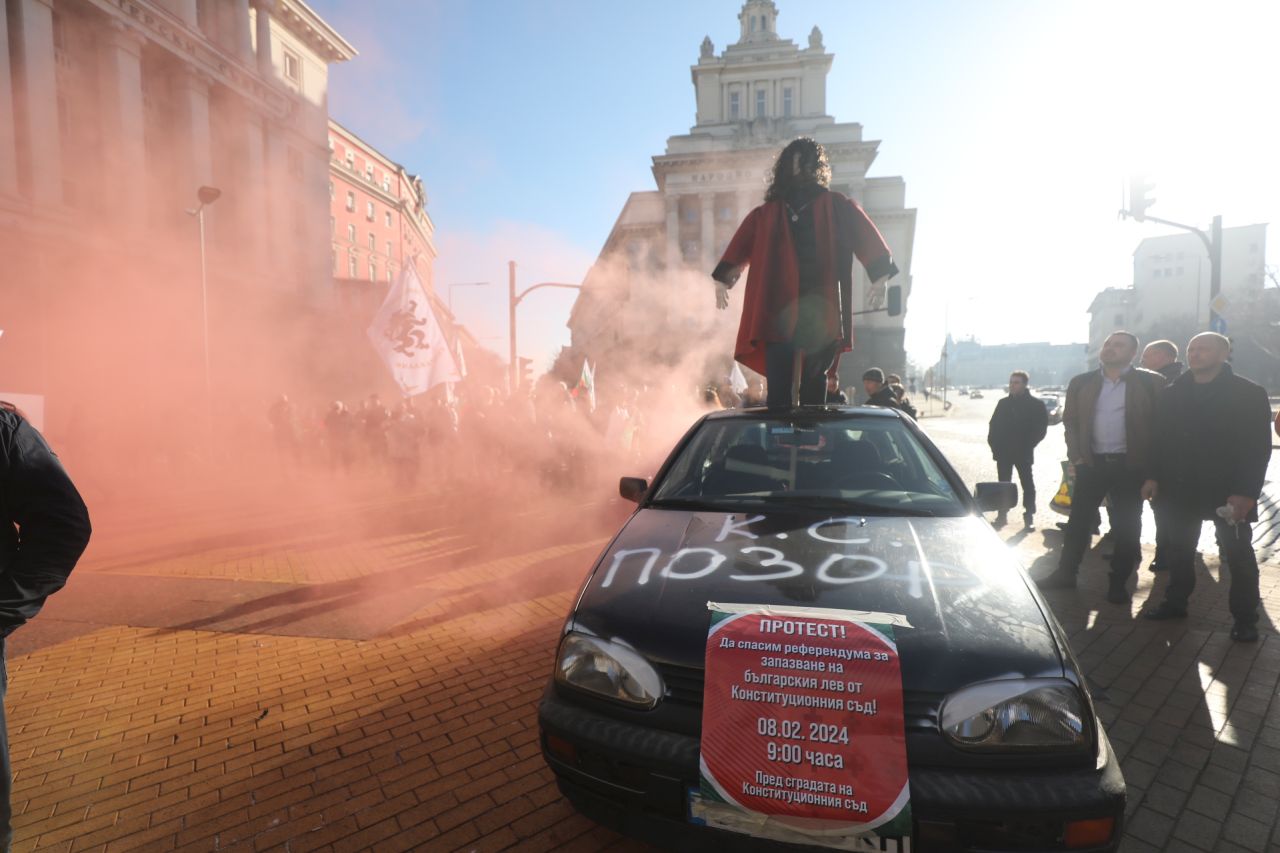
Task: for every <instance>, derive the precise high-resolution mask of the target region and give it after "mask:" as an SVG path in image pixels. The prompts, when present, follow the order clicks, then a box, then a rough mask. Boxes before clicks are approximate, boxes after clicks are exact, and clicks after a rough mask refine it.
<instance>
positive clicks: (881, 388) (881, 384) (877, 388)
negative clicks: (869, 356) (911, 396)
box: [862, 367, 916, 418]
mask: <svg viewBox="0 0 1280 853" xmlns="http://www.w3.org/2000/svg"><path fill="white" fill-rule="evenodd" d="M862 387H863V389H864V390H865V391H866V392H867V401H866V402H865V403H863V405H864V406H884V407H885V408H886V409H897V410H898V411H900V412H906V413H907V414H908V415H910V416H911V417H912V418H915V416H916V410H915V407H914V406H912V405H911V404H910V403H908V404H906V405H903V402H902V400H900V399H898V395H897V394H895V393H894V391H893V388H891V387H890V386H888V385H886V384H885V381H884V371H883V370H881V369H880V368H878V367H872V368H870V369H868V370H867V371H866V372H865V373H863V374H862Z"/></svg>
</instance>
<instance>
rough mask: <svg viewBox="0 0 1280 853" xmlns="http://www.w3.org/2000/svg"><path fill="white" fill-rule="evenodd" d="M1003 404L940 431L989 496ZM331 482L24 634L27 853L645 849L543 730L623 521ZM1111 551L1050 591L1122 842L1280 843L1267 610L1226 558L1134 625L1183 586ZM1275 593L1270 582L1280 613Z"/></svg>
mask: <svg viewBox="0 0 1280 853" xmlns="http://www.w3.org/2000/svg"><path fill="white" fill-rule="evenodd" d="M998 396H999V394H998V393H997V392H991V393H989V395H988V399H985V400H981V401H979V400H972V401H971V400H968V399H961V400H957V401H956V403H955V406H954V407H953V409H952V410H951V412H950V413H949V414H948V415H947V416H946V417H926V418H924V419H923V420H922V426H923V427H924V429H925V430H926V431H927V432H928V433H929V434H930V436H931V437H932V438H933V439H934V440H935V441H936V442H937V443H938V444H939V446H940V447H941V448H942V450H943V451H944V452H945V453H946V454H948V455H949V457H950V458H951V460H952V461H953V462H954V463H955V465H956V466H957V467H958V469H959V470H960V471H961V473H962V474H963V475H964V478H965V480H966V482H968V483H969V484H972V483H974V482H977V481H978V480H986V479H994V476H993V475H994V465H993V463H992V462H991V460H990V454H989V453H988V452H987V448H986V443H985V439H986V423H987V419H988V418H989V417H990V413H991V411H992V409H993V407H994V405H995V402H996V399H997V398H998ZM1062 453H1063V451H1062V427H1061V426H1054V427H1050V432H1049V437H1048V438H1047V439H1046V441H1045V442H1044V444H1043V445H1042V446H1041V449H1040V450H1039V452H1038V453H1037V461H1036V480H1037V484H1038V487H1039V491H1040V504H1041V509H1040V510H1039V512H1038V513H1037V516H1036V530H1035V531H1034V532H1024V531H1022V530H1021V524H1020V523H1011V524H1010V525H1009V526H1008V527H1007V528H1005V529H1004V530H1003V531H1002V535H1003V536H1004V537H1005V538H1006V539H1007V541H1008V542H1009V545H1010V547H1013V548H1016V549H1017V551H1018V553H1019V554H1020V555H1021V558H1022V560H1023V563H1024V565H1026V566H1028V567H1029V568H1030V569H1031V570H1032V571H1033V572H1040V571H1045V570H1047V569H1048V568H1052V566H1053V564H1054V560H1055V558H1056V554H1057V551H1058V548H1059V544H1060V541H1061V537H1060V534H1059V532H1058V530H1057V528H1056V527H1054V526H1053V522H1054V521H1056V520H1060V519H1061V516H1058V515H1057V514H1055V513H1053V512H1052V511H1050V510H1048V509H1047V508H1045V507H1046V506H1047V502H1048V500H1049V498H1050V497H1051V496H1052V494H1053V492H1054V490H1055V489H1056V487H1057V483H1058V477H1059V471H1060V469H1059V460H1060V459H1061V458H1062ZM614 473H615V472H608V474H609V477H610V478H611V477H613V476H614ZM616 473H618V474H628V473H631V474H634V473H640V472H634V471H623V472H616ZM294 485H295V486H296V484H294ZM313 485H314V487H315V488H312V489H307V490H303V493H304V494H310V495H311V497H310V498H299V497H297V495H298V494H299V490H298V489H297V488H294V487H291V488H289V489H288V490H287V491H288V494H289V495H290V496H291V499H290V500H289V501H287V502H285V501H278V500H276V499H275V497H274V496H275V495H276V493H277V492H276V490H275V489H274V488H273V487H272V486H271V484H270V483H265V484H260V486H261V487H260V488H255V489H252V490H246V492H247V494H246V495H245V496H244V498H243V501H242V502H241V504H242V505H241V508H240V509H238V510H236V511H234V512H232V511H228V510H219V511H214V510H213V509H212V508H211V507H212V506H213V505H218V506H225V504H223V503H220V502H218V501H214V499H213V498H212V497H210V496H199V495H196V496H191V497H190V498H189V502H188V503H186V504H184V503H183V502H182V501H176V502H171V503H169V504H168V505H164V506H156V507H151V508H146V511H140V512H139V513H137V514H135V515H134V516H132V517H120V518H111V519H109V522H110V523H109V524H104V523H103V520H101V519H100V520H99V523H98V531H99V533H98V536H99V541H97V542H95V544H94V546H93V547H92V548H91V551H90V552H89V554H88V555H87V556H86V558H85V560H84V562H83V563H82V564H81V565H80V566H79V567H78V568H77V570H76V572H75V574H74V575H73V576H72V579H71V582H70V583H69V584H68V586H67V587H66V589H65V590H64V591H62V592H61V593H59V594H58V595H56V596H54V597H53V598H52V599H51V600H50V601H49V604H48V606H47V607H46V609H45V611H44V612H43V613H42V614H41V615H40V618H39V619H37V620H35V621H34V622H33V623H32V624H31V625H29V626H27V627H24V628H23V629H21V630H20V631H19V632H17V633H16V634H15V635H14V636H13V637H12V638H10V640H9V641H8V667H9V679H10V680H9V692H8V697H7V698H8V701H7V710H8V714H9V728H10V738H11V749H12V755H13V763H14V775H15V789H14V811H15V817H14V826H15V830H16V843H15V849H17V850H24V851H25V850H36V849H39V850H73V851H81V850H103V849H107V850H129V849H157V850H169V849H182V850H226V849H253V850H266V849H278V850H289V851H304V850H335V851H337V850H362V849H377V850H379V851H383V850H410V849H431V850H455V849H456V850H499V849H519V850H551V849H555V850H561V849H565V850H582V851H587V850H606V849H610V850H614V849H622V850H626V849H643V848H642V847H641V846H640V845H636V844H634V843H632V842H629V841H626V840H624V839H620V838H618V837H617V836H615V835H614V834H612V833H611V832H609V831H607V830H604V829H602V828H600V827H597V826H595V825H594V824H592V823H591V822H589V821H587V820H586V819H585V818H582V817H579V816H578V815H576V814H575V813H574V812H573V811H572V810H571V809H570V808H569V807H568V805H567V804H566V803H565V802H564V801H563V800H562V799H561V797H560V795H559V793H558V792H557V790H556V789H555V786H554V784H553V783H552V781H551V775H550V773H549V772H548V771H547V769H546V768H545V766H544V764H543V761H542V758H541V755H540V752H539V746H538V735H537V730H536V725H535V707H536V703H537V701H538V698H539V696H540V694H541V692H542V689H543V687H544V685H545V683H546V680H547V678H548V676H549V674H550V671H551V666H552V662H553V655H554V652H555V643H556V639H557V635H558V632H559V629H560V626H561V624H562V621H563V618H564V616H565V614H566V613H567V611H568V608H569V606H570V603H571V600H572V598H573V596H574V594H575V593H576V591H577V589H578V586H579V584H580V582H581V580H582V578H583V575H584V573H585V572H586V570H587V569H588V568H589V566H590V564H591V561H592V560H593V559H594V558H595V556H596V555H597V553H599V551H600V549H601V548H602V547H604V545H605V544H606V542H607V541H608V537H609V536H610V535H611V534H612V532H613V531H614V530H615V529H616V527H617V525H618V524H619V523H620V521H621V520H622V519H623V518H625V512H626V510H625V507H626V506H628V505H626V504H621V503H620V502H619V501H618V500H617V499H616V498H613V497H612V496H611V495H609V494H607V493H606V490H605V489H604V488H603V487H601V488H600V489H599V491H598V492H596V493H594V494H591V495H589V496H583V497H580V498H576V499H574V500H572V501H568V502H566V501H551V500H549V499H548V498H547V497H546V496H543V495H528V494H518V495H505V494H503V493H502V492H501V491H499V490H497V489H495V488H493V487H492V486H489V487H488V488H484V489H482V488H476V489H475V490H474V491H472V492H471V493H469V494H463V495H451V496H449V498H448V499H446V498H444V497H442V496H441V495H439V494H435V493H431V492H430V491H429V490H427V489H423V490H422V491H420V492H418V493H413V494H394V493H392V492H391V491H390V490H389V489H387V488H385V487H384V486H383V485H382V484H381V483H380V482H375V481H362V482H359V483H357V484H355V485H354V486H351V487H350V488H347V489H345V491H346V492H347V493H348V494H347V496H346V499H345V500H344V501H342V502H340V503H335V502H332V501H331V500H330V499H327V498H325V497H324V494H325V493H326V492H328V491H329V489H327V488H325V487H324V486H325V483H324V482H322V481H317V482H316V483H315V484H313ZM201 501H210V505H209V506H205V505H202V504H201ZM1011 518H1013V519H1017V518H1018V514H1017V513H1011ZM1261 527H1262V526H1260V528H1261ZM175 531H181V533H177V532H175ZM1149 532H1150V529H1149V522H1148V525H1147V527H1146V528H1144V534H1149ZM1144 539H1149V535H1144ZM1095 542H1096V540H1095ZM1144 550H1145V551H1146V556H1147V558H1149V556H1150V547H1149V546H1145V547H1144ZM1097 553H1098V551H1097V549H1096V548H1095V550H1094V552H1093V553H1092V554H1091V555H1090V556H1089V557H1088V558H1087V561H1086V564H1085V566H1084V567H1083V569H1082V583H1081V588H1080V589H1079V590H1078V591H1075V592H1051V593H1049V594H1048V596H1047V598H1048V601H1049V603H1050V604H1051V606H1052V607H1053V608H1054V611H1055V613H1056V615H1057V617H1058V619H1059V620H1060V621H1061V622H1062V624H1063V626H1064V628H1065V629H1066V630H1067V632H1068V634H1069V635H1070V637H1071V641H1072V643H1073V647H1074V650H1075V653H1076V655H1077V656H1078V658H1079V659H1080V661H1081V663H1082V665H1083V668H1084V670H1085V672H1086V673H1087V675H1088V678H1089V681H1090V684H1091V686H1092V688H1093V690H1094V696H1095V699H1096V700H1097V703H1098V708H1099V712H1100V714H1101V716H1102V718H1103V720H1104V722H1105V723H1106V724H1107V726H1108V729H1109V734H1110V737H1111V742H1112V744H1113V746H1114V748H1115V749H1116V751H1117V753H1118V754H1119V755H1120V756H1121V758H1122V760H1123V766H1124V772H1125V776H1126V780H1127V782H1128V785H1129V824H1128V834H1127V837H1126V841H1125V845H1124V848H1123V849H1125V850H1126V851H1155V850H1207V851H1208V850H1223V851H1225V850H1239V849H1243V850H1255V851H1262V850H1266V849H1268V848H1269V845H1274V844H1277V843H1280V833H1278V832H1277V822H1276V817H1277V799H1278V798H1280V705H1277V704H1275V703H1273V702H1272V699H1273V697H1274V694H1275V691H1276V685H1277V681H1278V680H1280V658H1278V657H1277V655H1275V654H1274V649H1275V646H1276V643H1277V640H1276V635H1275V630H1274V627H1273V624H1272V621H1271V620H1270V619H1269V618H1268V617H1266V616H1264V618H1263V622H1262V624H1261V626H1260V627H1261V628H1262V629H1263V631H1262V633H1263V639H1262V641H1261V642H1259V643H1257V644H1251V645H1245V644H1235V643H1232V642H1231V641H1230V640H1229V639H1228V636H1227V630H1228V628H1229V627H1230V617H1229V615H1228V613H1227V606H1226V601H1225V591H1224V590H1223V588H1222V586H1221V584H1219V583H1218V582H1217V565H1216V564H1217V559H1216V553H1215V551H1214V549H1213V548H1212V547H1208V548H1205V549H1203V553H1204V556H1205V560H1206V562H1207V564H1208V567H1207V569H1202V570H1201V572H1202V577H1201V579H1200V584H1199V585H1198V586H1197V590H1196V594H1195V597H1194V598H1193V600H1192V613H1191V618H1189V619H1188V620H1186V621H1185V622H1175V623H1152V622H1146V621H1143V620H1141V619H1136V618H1134V617H1135V614H1136V613H1137V611H1138V610H1139V608H1140V607H1141V605H1142V603H1143V601H1144V600H1145V599H1146V598H1147V597H1148V596H1149V595H1150V594H1151V591H1152V589H1153V586H1155V587H1157V588H1158V587H1159V585H1160V584H1162V583H1163V582H1164V581H1163V580H1162V579H1160V580H1156V579H1155V578H1156V576H1155V575H1153V574H1151V573H1150V572H1148V571H1146V568H1145V564H1144V567H1143V568H1142V569H1141V570H1140V572H1139V585H1138V590H1137V593H1136V595H1135V599H1134V602H1133V605H1132V606H1131V607H1130V608H1123V607H1116V606H1115V605H1109V604H1106V603H1104V601H1103V597H1102V592H1103V590H1104V589H1105V578H1104V574H1105V571H1104V567H1103V565H1102V562H1101V560H1100V559H1099V558H1098V556H1097ZM1277 577H1280V568H1278V567H1277V566H1275V565H1269V566H1266V567H1264V569H1263V578H1262V594H1263V599H1264V606H1265V608H1266V610H1267V611H1268V613H1270V612H1275V610H1276V609H1277V608H1278V607H1280V591H1277V583H1276V581H1277Z"/></svg>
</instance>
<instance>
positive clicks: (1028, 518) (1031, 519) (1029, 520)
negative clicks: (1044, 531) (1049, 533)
mask: <svg viewBox="0 0 1280 853" xmlns="http://www.w3.org/2000/svg"><path fill="white" fill-rule="evenodd" d="M1022 528H1023V529H1024V530H1035V529H1036V517H1035V515H1034V514H1032V513H1029V512H1024V513H1023V514H1022Z"/></svg>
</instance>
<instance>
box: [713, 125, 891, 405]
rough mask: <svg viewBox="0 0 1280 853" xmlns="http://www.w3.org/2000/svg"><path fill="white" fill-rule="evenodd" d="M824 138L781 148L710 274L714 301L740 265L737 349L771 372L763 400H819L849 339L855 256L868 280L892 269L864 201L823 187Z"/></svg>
mask: <svg viewBox="0 0 1280 853" xmlns="http://www.w3.org/2000/svg"><path fill="white" fill-rule="evenodd" d="M830 183H831V166H830V164H829V163H828V162H827V154H826V151H825V150H824V149H823V147H822V146H821V145H819V144H818V143H817V142H815V141H814V140H812V139H809V138H807V137H801V138H800V139H796V140H794V141H793V142H791V143H790V144H789V145H787V147H786V148H784V149H783V150H782V153H781V154H779V155H778V160H777V162H776V163H775V164H774V168H773V182H772V183H771V184H770V186H769V190H768V192H767V193H766V194H765V201H764V204H762V205H760V206H759V207H757V208H755V209H754V210H752V211H751V212H750V213H748V214H747V216H746V218H745V219H744V220H743V221H742V224H741V225H739V226H738V230H737V232H736V233H735V234H734V235H733V239H732V240H730V241H729V245H728V247H727V248H726V249H725V251H724V256H723V257H722V258H721V259H720V263H719V264H718V265H717V266H716V268H715V271H714V272H712V273H711V277H712V278H713V279H715V281H716V307H717V308H720V309H722V310H723V309H724V308H726V307H728V305H729V288H730V287H732V286H733V285H734V283H735V282H737V280H738V277H739V276H740V275H741V274H742V269H743V267H746V266H750V270H749V271H748V273H747V292H746V295H745V298H744V300H743V306H742V320H741V321H740V323H739V326H738V340H737V344H736V345H735V347H734V358H736V359H737V360H738V361H740V362H741V363H742V364H743V365H745V366H746V367H749V368H751V369H752V370H754V371H756V372H757V373H762V374H764V375H765V377H766V378H767V379H768V401H767V405H768V407H769V408H770V409H775V410H777V409H786V408H790V407H791V405H792V404H793V399H794V398H795V396H796V392H797V391H798V398H799V402H800V403H801V405H820V404H822V403H823V402H825V400H826V389H827V380H828V377H830V376H834V375H837V371H838V367H839V363H840V354H841V353H842V352H848V351H849V350H850V349H851V348H852V346H853V258H854V256H855V255H856V256H857V258H858V260H859V261H860V262H861V263H862V265H863V267H864V268H865V269H866V271H867V276H868V277H869V278H870V280H871V282H872V284H873V285H875V284H879V283H880V282H883V281H885V280H887V279H889V278H890V277H892V276H893V275H895V274H896V273H897V272H898V268H897V266H896V265H894V263H893V258H892V256H891V255H890V252H889V247H888V245H887V244H886V243H885V241H884V238H883V237H882V236H880V232H879V231H878V230H877V229H876V226H875V224H874V223H873V222H872V221H871V219H870V218H869V217H868V216H867V215H866V213H864V212H863V210H862V208H861V207H859V206H858V204H857V203H856V202H854V201H852V200H851V199H849V198H847V197H845V196H844V195H842V194H840V193H838V192H833V191H831V190H829V189H828V188H827V187H828V185H829V184H830Z"/></svg>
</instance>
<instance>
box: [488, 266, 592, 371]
mask: <svg viewBox="0 0 1280 853" xmlns="http://www.w3.org/2000/svg"><path fill="white" fill-rule="evenodd" d="M507 270H508V273H509V275H508V278H507V322H508V323H509V328H510V330H511V334H510V340H511V367H510V377H511V378H510V382H511V393H512V394H514V393H515V392H516V390H517V389H518V388H519V387H520V384H519V383H520V374H519V370H520V365H519V360H518V359H517V358H516V306H518V305H519V304H520V300H521V299H524V298H525V297H526V296H528V295H529V294H530V293H532V292H533V291H535V290H537V289H538V288H540V287H564V288H568V289H569V290H582V285H580V284H561V283H560V282H558V281H544V282H542V283H541V284H535V285H534V286H533V287H527V288H525V291H524V293H519V294H517V293H516V262H515V261H507Z"/></svg>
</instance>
